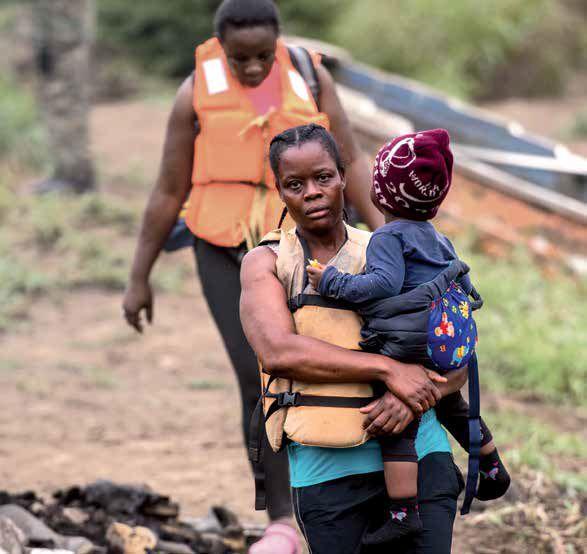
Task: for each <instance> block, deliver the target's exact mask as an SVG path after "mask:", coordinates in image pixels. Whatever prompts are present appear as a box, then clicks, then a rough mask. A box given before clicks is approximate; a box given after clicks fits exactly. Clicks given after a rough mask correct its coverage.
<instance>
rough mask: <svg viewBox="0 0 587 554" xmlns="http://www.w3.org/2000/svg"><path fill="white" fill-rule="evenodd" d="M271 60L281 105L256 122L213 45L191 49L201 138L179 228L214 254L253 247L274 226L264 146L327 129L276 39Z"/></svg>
mask: <svg viewBox="0 0 587 554" xmlns="http://www.w3.org/2000/svg"><path fill="white" fill-rule="evenodd" d="M275 55H276V60H277V62H278V64H279V70H280V77H281V87H282V95H281V96H282V104H281V107H279V109H272V110H270V111H269V112H268V113H267V114H265V115H263V116H259V115H258V114H257V113H256V112H255V109H254V107H253V105H252V103H251V101H250V99H249V97H248V96H247V94H246V92H245V91H244V90H243V86H242V85H241V84H240V83H239V81H238V79H236V78H235V77H234V76H233V75H232V74H231V72H230V69H229V67H228V63H227V60H226V56H225V54H224V50H223V48H222V46H221V44H220V42H219V41H218V39H216V38H213V39H210V40H208V41H207V42H205V43H204V44H201V45H200V46H198V47H197V49H196V73H195V80H194V110H195V112H196V114H197V117H198V122H199V125H200V132H199V134H198V136H197V137H196V141H195V149H194V168H193V173H192V184H193V187H192V192H191V194H190V198H189V202H188V206H187V213H186V223H187V225H188V227H189V228H190V230H191V231H192V233H194V235H196V236H197V237H200V238H202V239H204V240H206V241H208V242H211V243H212V244H215V245H217V246H225V247H229V246H238V245H240V244H241V243H243V242H244V241H247V242H248V243H251V242H258V241H256V240H253V238H252V237H258V238H259V239H260V238H261V237H263V236H264V235H265V234H266V233H268V232H269V231H270V230H271V229H274V228H275V227H276V226H277V223H278V221H279V217H280V215H281V212H282V210H283V204H282V202H281V200H280V198H279V194H278V192H277V189H276V188H275V180H274V178H273V174H272V172H271V168H270V166H269V159H268V152H269V143H270V142H271V139H272V138H273V137H274V136H275V135H277V134H279V133H281V132H283V131H285V130H286V129H289V128H290V127H295V126H297V125H304V124H308V123H312V122H314V123H318V124H320V125H323V126H325V127H328V125H329V122H328V117H327V116H326V115H325V114H323V113H320V112H319V111H318V108H317V106H316V103H315V102H314V99H313V98H312V94H311V92H310V90H309V88H308V86H307V84H306V82H305V81H304V79H303V77H302V76H301V75H300V74H299V72H298V71H297V70H296V69H295V68H294V66H293V64H292V62H291V59H290V56H289V52H288V49H287V46H286V45H285V43H284V42H283V41H282V40H280V39H279V40H278V41H277V50H276V53H275Z"/></svg>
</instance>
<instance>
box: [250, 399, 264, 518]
mask: <svg viewBox="0 0 587 554" xmlns="http://www.w3.org/2000/svg"><path fill="white" fill-rule="evenodd" d="M264 434H265V418H264V417H263V397H262V396H260V397H259V400H258V401H257V405H256V406H255V410H254V412H253V415H252V417H251V423H250V427H249V448H248V454H249V461H250V462H251V467H252V468H253V477H254V478H255V510H264V509H265V508H266V507H267V498H266V494H265V469H264V467H263V449H264V441H263V439H264V436H263V435H264Z"/></svg>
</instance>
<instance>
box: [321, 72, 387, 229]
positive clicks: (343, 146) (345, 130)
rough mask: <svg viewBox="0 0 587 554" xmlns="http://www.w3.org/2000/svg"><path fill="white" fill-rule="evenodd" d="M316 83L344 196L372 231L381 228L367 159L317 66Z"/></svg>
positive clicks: (331, 83)
mask: <svg viewBox="0 0 587 554" xmlns="http://www.w3.org/2000/svg"><path fill="white" fill-rule="evenodd" d="M316 72H317V74H318V82H319V83H320V109H321V110H322V111H323V112H324V113H325V114H326V115H327V116H328V118H329V119H330V130H331V132H332V134H333V136H334V138H335V139H336V142H337V144H338V146H339V148H340V150H341V153H342V158H343V160H344V161H345V164H346V166H347V168H346V182H347V185H348V187H347V190H346V194H347V196H348V198H349V200H350V201H351V203H352V204H353V206H355V208H357V211H358V212H359V215H360V216H361V218H362V219H363V221H364V222H365V223H366V224H367V225H368V226H369V228H370V229H372V230H374V229H377V227H380V226H381V225H383V216H382V215H381V213H380V212H379V210H378V209H377V208H376V207H375V206H374V205H373V203H372V202H371V199H370V196H369V190H370V189H371V169H370V168H369V163H368V162H367V157H366V156H365V154H364V153H363V152H362V151H361V149H360V147H359V145H358V144H357V141H356V140H355V138H354V136H353V132H352V129H351V124H350V122H349V119H348V117H347V115H346V113H345V111H344V109H343V107H342V104H341V103H340V99H339V98H338V95H337V94H336V89H335V86H334V80H333V79H332V76H331V75H330V73H329V72H328V70H327V69H326V68H325V67H324V66H322V65H320V66H318V67H317V68H316Z"/></svg>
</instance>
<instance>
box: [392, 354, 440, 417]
mask: <svg viewBox="0 0 587 554" xmlns="http://www.w3.org/2000/svg"><path fill="white" fill-rule="evenodd" d="M390 362H391V364H392V365H391V367H390V369H389V371H388V372H386V374H385V376H384V378H383V382H384V383H385V386H386V387H387V388H388V390H390V391H391V392H392V393H393V394H394V395H395V396H397V397H398V398H399V399H400V400H402V401H403V402H405V403H406V404H407V405H408V406H409V408H410V409H411V410H412V411H413V412H414V413H415V414H417V415H421V414H423V413H424V412H426V411H428V410H429V409H430V408H433V407H434V406H435V405H436V403H437V402H438V401H439V400H440V399H441V398H442V394H441V393H440V391H439V390H438V387H437V386H436V384H435V383H446V378H445V377H441V376H440V375H438V373H435V372H434V371H430V370H427V369H425V368H424V367H423V366H421V365H415V364H403V363H401V362H397V361H395V360H390Z"/></svg>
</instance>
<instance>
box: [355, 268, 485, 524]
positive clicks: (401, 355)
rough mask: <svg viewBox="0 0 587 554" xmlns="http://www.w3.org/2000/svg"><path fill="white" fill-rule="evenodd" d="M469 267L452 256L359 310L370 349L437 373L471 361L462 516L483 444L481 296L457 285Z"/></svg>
mask: <svg viewBox="0 0 587 554" xmlns="http://www.w3.org/2000/svg"><path fill="white" fill-rule="evenodd" d="M468 272H469V267H468V266H467V264H465V263H464V262H462V261H460V260H454V261H452V262H451V264H450V265H449V267H448V268H447V269H445V270H444V271H443V272H441V273H440V274H439V275H437V276H436V278H434V279H433V280H432V281H429V282H427V283H423V284H421V285H419V286H418V287H416V288H414V289H413V290H411V291H409V292H406V293H404V294H400V295H398V296H393V297H391V298H385V299H383V300H377V301H374V302H369V303H367V304H365V305H363V306H361V308H360V309H359V310H358V312H359V314H360V315H361V316H363V317H364V318H365V319H366V321H367V322H368V323H367V324H366V325H365V326H364V327H363V330H362V335H363V339H364V340H363V342H362V343H361V347H362V348H364V349H365V350H367V351H370V352H379V353H381V354H385V355H386V356H389V357H391V358H393V359H394V360H400V361H406V362H412V363H420V364H422V365H424V366H425V367H428V368H430V369H433V370H435V371H438V372H439V373H445V372H447V371H450V370H455V369H459V368H461V367H463V366H465V365H467V364H468V365H469V370H468V371H469V469H468V475H467V485H466V488H465V499H464V501H463V506H462V507H461V514H463V515H464V514H467V513H468V512H469V509H470V507H471V503H472V501H473V498H474V496H475V494H476V492H477V480H478V477H479V451H480V448H481V427H480V421H479V412H480V405H479V372H478V366H477V355H476V353H475V345H476V343H477V326H476V324H475V321H474V319H473V317H472V312H473V311H474V310H477V309H479V308H480V307H481V306H482V305H483V300H482V298H481V296H479V294H478V293H477V291H476V290H475V289H474V288H473V287H471V290H470V291H466V292H465V290H464V289H463V286H462V285H461V284H459V283H460V282H461V280H462V278H463V276H464V275H466V274H467V273H468ZM469 296H470V297H471V298H472V300H470V299H469Z"/></svg>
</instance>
